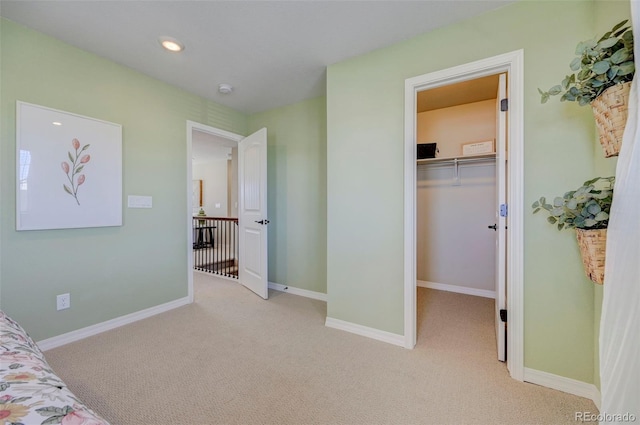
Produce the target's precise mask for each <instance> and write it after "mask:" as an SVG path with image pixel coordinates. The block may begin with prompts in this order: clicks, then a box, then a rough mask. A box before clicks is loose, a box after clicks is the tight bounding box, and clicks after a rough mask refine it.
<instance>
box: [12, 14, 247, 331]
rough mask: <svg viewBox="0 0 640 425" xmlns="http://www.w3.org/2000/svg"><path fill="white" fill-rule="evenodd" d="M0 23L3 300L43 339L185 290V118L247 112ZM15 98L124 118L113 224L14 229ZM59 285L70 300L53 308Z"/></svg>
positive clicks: (215, 120) (232, 123)
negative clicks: (149, 202)
mask: <svg viewBox="0 0 640 425" xmlns="http://www.w3.org/2000/svg"><path fill="white" fill-rule="evenodd" d="M0 25H1V28H0V31H1V33H0V35H1V38H0V40H1V41H0V43H1V44H0V49H1V53H0V58H1V69H0V70H1V76H0V85H1V96H0V102H1V103H0V108H1V110H2V121H1V125H2V132H1V133H0V134H1V149H0V161H1V162H0V163H1V164H2V166H1V167H2V168H1V179H2V182H1V186H0V190H1V196H2V213H1V214H2V216H1V218H0V230H1V236H0V244H1V245H0V246H1V247H2V249H1V251H0V253H1V256H0V261H1V264H0V265H1V271H0V284H1V288H2V292H1V296H2V298H1V304H0V307H1V308H2V309H3V310H5V311H6V312H7V313H8V314H10V315H11V316H13V317H14V318H15V319H16V320H18V321H19V322H20V323H21V324H22V325H23V326H24V327H25V328H26V329H27V331H28V332H30V333H31V334H32V336H33V337H34V338H35V339H36V340H40V339H44V338H48V337H52V336H56V335H60V334H62V333H65V332H69V331H72V330H76V329H79V328H83V327H86V326H89V325H93V324H96V323H100V322H103V321H106V320H109V319H113V318H116V317H120V316H122V315H125V314H128V313H132V312H136V311H139V310H142V309H145V308H148V307H153V306H156V305H159V304H162V303H165V302H168V301H172V300H176V299H179V298H182V297H185V296H187V273H188V270H187V252H188V247H187V233H186V232H187V230H186V229H187V226H186V219H187V217H186V216H187V208H186V205H187V194H186V192H187V190H186V187H187V175H186V174H187V168H186V164H187V158H186V121H187V120H193V121H197V122H200V123H204V124H207V125H211V126H215V127H218V128H222V129H225V130H228V131H233V132H236V133H240V134H245V133H246V130H247V117H246V116H245V115H243V114H241V113H238V112H236V111H234V110H232V109H229V108H226V107H223V106H220V105H218V104H215V103H213V102H209V101H206V100H204V99H202V98H200V97H198V96H195V95H192V94H189V93H187V92H185V91H182V90H179V89H177V88H175V87H172V86H169V85H167V84H164V83H161V82H159V81H157V80H155V79H152V78H150V77H147V76H144V75H142V74H140V73H138V72H135V71H133V70H131V69H128V68H125V67H122V66H120V65H117V64H115V63H113V62H110V61H108V60H105V59H103V58H100V57H97V56H95V55H92V54H89V53H87V52H84V51H81V50H79V49H76V48H74V47H71V46H69V45H67V44H65V43H62V42H60V41H57V40H55V39H52V38H50V37H47V36H44V35H42V34H40V33H37V32H34V31H32V30H29V29H26V28H24V27H22V26H20V25H18V24H15V23H13V22H11V21H8V20H5V19H2V20H1V21H0ZM167 58H168V60H169V58H170V56H167ZM16 100H22V101H25V102H29V103H34V104H38V105H43V106H47V107H51V108H55V109H60V110H63V111H69V112H72V113H76V114H80V115H85V116H89V117H93V118H98V119H102V120H106V121H111V122H114V123H118V124H121V125H122V129H123V197H124V202H123V203H124V208H123V214H124V217H123V222H124V224H123V226H122V227H108V228H91V229H72V230H44V231H22V232H17V231H16V230H15V110H16ZM127 195H150V196H153V208H152V209H128V208H127V207H126V196H127ZM65 292H70V293H71V306H72V307H71V309H69V310H64V311H60V312H56V309H55V305H56V303H55V301H56V298H55V297H56V295H57V294H61V293H65Z"/></svg>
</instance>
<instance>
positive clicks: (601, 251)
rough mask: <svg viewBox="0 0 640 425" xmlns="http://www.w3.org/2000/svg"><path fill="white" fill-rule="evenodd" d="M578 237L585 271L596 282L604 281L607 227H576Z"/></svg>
mask: <svg viewBox="0 0 640 425" xmlns="http://www.w3.org/2000/svg"><path fill="white" fill-rule="evenodd" d="M576 237H577V239H578V246H579V247H580V254H582V264H583V265H584V271H585V273H586V274H587V276H588V277H589V279H591V280H592V281H594V282H595V283H599V284H600V285H602V283H603V282H604V257H605V253H606V249H607V229H600V230H584V229H576Z"/></svg>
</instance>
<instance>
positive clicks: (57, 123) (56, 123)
mask: <svg viewBox="0 0 640 425" xmlns="http://www.w3.org/2000/svg"><path fill="white" fill-rule="evenodd" d="M51 124H53V125H62V123H61V122H58V121H54V122H52V123H51Z"/></svg>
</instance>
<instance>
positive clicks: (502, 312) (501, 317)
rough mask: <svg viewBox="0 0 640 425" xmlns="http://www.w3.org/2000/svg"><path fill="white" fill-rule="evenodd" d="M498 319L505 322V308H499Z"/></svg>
mask: <svg viewBox="0 0 640 425" xmlns="http://www.w3.org/2000/svg"><path fill="white" fill-rule="evenodd" d="M500 320H501V321H503V322H504V323H507V310H505V309H504V308H503V309H501V310H500Z"/></svg>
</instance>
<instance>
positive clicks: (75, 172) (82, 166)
mask: <svg viewBox="0 0 640 425" xmlns="http://www.w3.org/2000/svg"><path fill="white" fill-rule="evenodd" d="M83 168H84V165H81V166H79V167H78V168H77V169H76V171H74V172H73V174H78V173H79V172H80V171H82V169H83Z"/></svg>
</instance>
